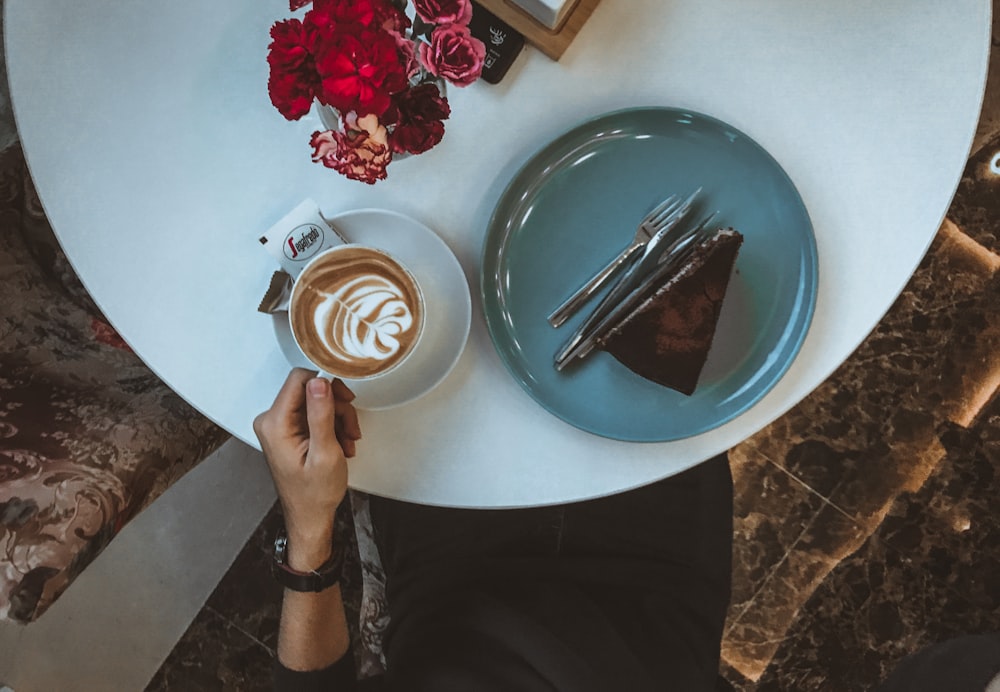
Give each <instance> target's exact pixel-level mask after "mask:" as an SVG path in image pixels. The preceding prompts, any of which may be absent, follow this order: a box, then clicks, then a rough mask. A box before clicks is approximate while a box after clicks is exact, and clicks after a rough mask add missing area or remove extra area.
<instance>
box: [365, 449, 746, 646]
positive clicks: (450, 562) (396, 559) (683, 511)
mask: <svg viewBox="0 0 1000 692" xmlns="http://www.w3.org/2000/svg"><path fill="white" fill-rule="evenodd" d="M609 463H613V462H609ZM370 508H371V516H372V523H373V525H374V529H375V538H376V543H377V545H378V548H379V552H380V554H381V557H382V564H383V567H384V569H385V573H386V588H387V600H388V604H389V610H390V613H393V610H394V608H393V605H394V603H396V602H400V601H405V602H407V603H412V602H414V601H417V600H419V599H421V598H422V597H424V594H425V593H426V592H427V591H428V590H434V589H438V590H441V591H446V590H448V589H452V588H454V587H455V586H461V585H462V583H463V582H469V581H470V580H474V579H477V578H479V577H480V576H481V575H482V570H481V569H470V570H465V569H463V565H481V564H482V562H483V560H492V561H494V562H496V563H497V564H501V565H502V564H505V563H511V562H514V563H517V562H518V561H522V563H523V564H526V565H532V568H536V567H537V565H539V564H540V563H544V562H546V561H547V560H549V559H550V560H551V561H564V562H565V561H574V564H576V563H577V562H579V563H587V564H597V565H599V568H600V569H603V570H606V571H608V572H610V573H609V574H603V575H601V578H602V579H604V580H605V582H606V583H616V584H617V585H618V586H621V587H623V588H625V589H628V588H643V587H644V586H645V585H643V584H635V583H634V582H635V581H636V580H642V579H648V577H647V576H646V575H648V574H649V572H648V571H646V570H640V571H636V570H634V569H632V568H631V567H630V565H635V564H642V565H648V564H653V565H655V566H656V567H657V568H658V569H659V570H660V572H659V573H663V574H668V575H670V576H669V582H670V584H669V587H668V588H670V589H672V590H674V591H676V592H678V593H680V594H687V593H690V599H689V601H688V603H689V607H690V608H691V609H695V610H697V611H698V613H697V614H696V617H697V618H698V619H699V620H700V621H701V620H703V621H704V622H707V623H711V626H710V627H707V628H704V630H705V633H704V636H703V637H699V639H703V640H704V642H703V643H694V645H695V646H699V647H714V652H715V653H714V655H715V657H716V660H717V656H718V647H719V642H720V641H721V636H722V625H723V623H724V620H725V615H726V610H727V608H728V605H729V596H730V582H731V571H732V539H733V525H732V514H733V485H732V477H731V475H730V472H729V464H728V459H727V457H726V455H725V454H722V455H719V456H717V457H715V458H713V459H710V460H708V461H706V462H704V463H702V464H699V465H698V466H696V467H695V468H693V469H690V470H688V471H686V472H684V473H681V474H678V475H676V476H673V477H671V478H668V479H665V480H662V481H659V482H656V483H652V484H650V485H648V486H645V487H642V488H638V489H636V490H631V491H628V492H624V493H621V494H618V495H613V496H609V497H604V498H600V499H595V500H589V501H585V502H575V503H571V504H567V505H558V506H550V507H539V508H529V509H506V510H469V509H449V508H440V507H428V506H424V505H417V504H411V503H406V502H400V501H396V500H388V499H385V498H379V497H374V496H373V497H372V498H371V502H370ZM602 559H606V560H605V561H604V562H603V563H602V562H601V561H602ZM615 572H620V573H615ZM658 588H662V584H661V585H660V586H659V587H658Z"/></svg>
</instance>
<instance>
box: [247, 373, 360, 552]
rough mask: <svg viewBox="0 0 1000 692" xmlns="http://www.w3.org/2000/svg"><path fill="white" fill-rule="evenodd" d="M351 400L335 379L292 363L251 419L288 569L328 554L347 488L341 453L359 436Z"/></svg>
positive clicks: (350, 449) (349, 451) (351, 448)
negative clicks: (280, 519) (274, 498)
mask: <svg viewBox="0 0 1000 692" xmlns="http://www.w3.org/2000/svg"><path fill="white" fill-rule="evenodd" d="M353 400H354V393H353V392H352V391H351V390H350V389H349V388H348V387H347V385H345V384H344V383H343V382H341V381H340V380H334V381H333V382H329V381H327V380H324V379H320V378H315V377H314V375H313V373H311V372H309V371H308V370H303V369H301V368H296V369H294V370H292V372H290V373H289V374H288V378H287V379H286V380H285V384H284V385H282V387H281V390H280V391H279V392H278V395H277V397H275V400H274V403H273V404H272V405H271V408H270V409H268V410H267V411H265V412H264V413H262V414H260V415H259V416H257V417H256V418H255V419H254V422H253V429H254V432H255V433H256V434H257V439H258V440H260V445H261V449H262V450H263V451H264V456H265V457H266V458H267V464H268V467H269V468H270V470H271V476H272V477H273V479H274V485H275V488H276V489H277V491H278V498H279V499H280V500H281V506H282V509H283V511H284V515H285V527H286V529H287V531H288V546H289V555H288V558H289V566H290V567H291V568H292V569H296V570H299V571H308V570H311V569H315V568H316V567H318V566H320V565H321V564H323V563H324V562H325V561H326V560H327V558H329V556H330V550H331V546H332V540H333V519H334V514H335V513H336V510H337V507H338V506H339V505H340V503H341V501H342V500H343V499H344V494H345V493H346V492H347V457H352V456H354V453H355V441H356V440H359V439H361V427H360V425H359V424H358V415H357V412H356V411H355V410H354V406H352V405H351V401H353Z"/></svg>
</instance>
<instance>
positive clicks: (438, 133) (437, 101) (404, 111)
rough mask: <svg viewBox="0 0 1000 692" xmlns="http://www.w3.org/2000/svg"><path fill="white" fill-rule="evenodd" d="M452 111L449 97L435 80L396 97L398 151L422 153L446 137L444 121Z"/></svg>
mask: <svg viewBox="0 0 1000 692" xmlns="http://www.w3.org/2000/svg"><path fill="white" fill-rule="evenodd" d="M449 115H451V108H450V107H449V106H448V99H446V98H444V97H443V96H442V95H441V92H440V91H438V88H437V86H435V85H434V84H421V85H420V86H416V87H413V88H412V89H407V90H406V91H404V92H403V93H401V94H399V95H398V96H397V97H396V127H395V129H393V131H392V135H391V136H390V140H389V142H390V145H391V146H392V150H393V151H394V152H397V153H402V152H408V153H410V154H422V153H423V152H425V151H427V150H428V149H430V148H431V147H434V146H436V145H437V144H438V142H440V141H441V138H442V137H444V123H443V122H442V121H443V120H446V119H447V118H448V116H449Z"/></svg>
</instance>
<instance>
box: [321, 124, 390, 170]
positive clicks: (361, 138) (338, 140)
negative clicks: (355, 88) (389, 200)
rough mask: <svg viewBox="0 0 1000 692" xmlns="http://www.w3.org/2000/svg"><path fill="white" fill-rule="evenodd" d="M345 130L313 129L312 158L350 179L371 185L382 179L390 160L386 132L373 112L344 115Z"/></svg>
mask: <svg viewBox="0 0 1000 692" xmlns="http://www.w3.org/2000/svg"><path fill="white" fill-rule="evenodd" d="M344 127H345V130H346V131H345V132H336V131H335V130H327V131H326V132H314V133H313V136H312V140H311V141H310V142H309V144H310V146H312V147H313V161H314V162H316V163H319V162H322V163H323V165H324V166H326V167H327V168H332V169H334V170H335V171H337V172H338V173H340V174H342V175H345V176H347V177H348V178H350V179H352V180H360V181H361V182H364V183H368V184H369V185H374V184H375V181H377V180H385V178H386V170H385V169H386V166H388V165H389V163H390V162H391V161H392V152H391V151H390V150H389V143H388V133H387V132H386V129H385V127H384V126H383V125H381V124H380V123H379V121H378V118H377V117H375V116H374V115H366V116H365V117H363V118H356V117H351V116H349V117H347V118H344Z"/></svg>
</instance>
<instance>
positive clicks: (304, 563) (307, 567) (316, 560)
mask: <svg viewBox="0 0 1000 692" xmlns="http://www.w3.org/2000/svg"><path fill="white" fill-rule="evenodd" d="M331 557H333V541H331V540H328V541H327V542H326V543H325V544H322V545H303V546H301V547H300V546H299V545H296V539H295V538H293V537H291V536H289V537H288V566H289V567H291V568H292V569H294V570H295V571H296V572H313V571H315V570H317V569H319V568H320V567H321V566H322V565H324V564H325V563H327V562H328V561H329V560H330V558H331Z"/></svg>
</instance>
